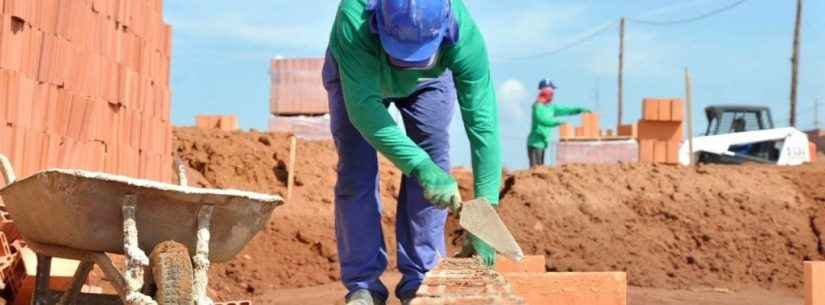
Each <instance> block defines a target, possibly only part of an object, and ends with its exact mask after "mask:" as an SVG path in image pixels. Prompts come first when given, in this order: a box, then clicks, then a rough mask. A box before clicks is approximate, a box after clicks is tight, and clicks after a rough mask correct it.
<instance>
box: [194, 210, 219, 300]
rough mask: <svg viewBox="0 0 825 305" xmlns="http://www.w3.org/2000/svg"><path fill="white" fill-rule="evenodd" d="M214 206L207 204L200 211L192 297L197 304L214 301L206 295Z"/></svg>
mask: <svg viewBox="0 0 825 305" xmlns="http://www.w3.org/2000/svg"><path fill="white" fill-rule="evenodd" d="M214 210H215V207H214V206H211V205H207V206H203V207H201V208H200V210H199V211H198V233H197V241H196V244H195V256H193V257H192V262H193V263H194V265H195V279H194V283H192V298H193V299H194V300H195V305H212V304H213V302H212V300H211V299H209V296H207V295H206V290H207V288H208V284H209V278H208V277H209V239H210V233H209V226H210V224H211V222H212V212H213V211H214Z"/></svg>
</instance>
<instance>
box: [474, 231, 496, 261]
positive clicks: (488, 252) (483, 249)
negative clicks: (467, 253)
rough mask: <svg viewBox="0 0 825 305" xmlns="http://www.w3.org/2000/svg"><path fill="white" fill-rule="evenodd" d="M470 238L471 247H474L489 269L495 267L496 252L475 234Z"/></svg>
mask: <svg viewBox="0 0 825 305" xmlns="http://www.w3.org/2000/svg"><path fill="white" fill-rule="evenodd" d="M468 238H469V239H470V245H472V246H473V250H475V253H476V255H478V256H479V257H480V258H481V261H482V262H484V264H485V265H487V266H489V267H492V266H495V265H496V250H495V249H493V247H490V245H488V244H487V243H485V242H484V241H482V240H481V239H479V238H478V237H476V236H475V235H473V234H470V236H469V237H468Z"/></svg>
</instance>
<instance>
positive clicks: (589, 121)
mask: <svg viewBox="0 0 825 305" xmlns="http://www.w3.org/2000/svg"><path fill="white" fill-rule="evenodd" d="M581 118H582V125H581V126H579V127H574V126H573V125H571V124H562V125H561V126H559V139H561V140H569V139H577V138H578V139H598V138H601V137H602V131H601V129H600V128H599V115H598V114H597V113H585V114H582V116H581Z"/></svg>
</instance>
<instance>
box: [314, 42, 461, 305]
mask: <svg viewBox="0 0 825 305" xmlns="http://www.w3.org/2000/svg"><path fill="white" fill-rule="evenodd" d="M323 80H324V87H325V88H326V90H327V93H328V95H329V109H330V120H331V129H332V137H333V138H334V140H335V145H336V148H337V150H338V158H339V160H338V182H337V184H336V185H335V236H336V238H337V239H338V255H339V257H340V263H341V280H342V281H343V282H344V285H345V286H346V287H347V289H348V290H349V291H350V293H351V292H353V291H355V290H358V289H369V290H370V291H371V292H372V293H373V294H375V295H379V296H382V297H384V298H385V299H386V298H387V297H388V295H389V292H388V291H387V288H386V287H385V286H384V284H383V283H381V280H380V279H379V277H380V276H381V274H382V273H383V272H384V270H385V269H386V268H387V250H386V246H385V244H384V235H383V232H382V230H381V202H380V199H379V198H380V197H379V193H378V190H379V188H378V181H379V179H378V159H377V154H376V151H375V149H374V148H373V147H372V146H371V145H370V144H369V143H367V141H366V140H365V139H364V137H363V136H362V135H361V134H360V133H359V132H358V130H356V129H355V127H354V126H353V125H352V123H351V122H350V120H349V117H348V115H347V111H346V108H345V105H344V98H343V95H342V91H341V80H340V78H339V74H338V66H337V63H336V62H335V59H334V58H333V57H332V55H331V54H329V53H327V57H326V62H325V64H324V69H323ZM456 100H457V98H456V92H455V85H454V84H453V80H452V76H450V74H449V73H445V75H443V76H441V77H440V78H438V79H434V80H429V81H425V82H422V83H420V84H419V85H418V87H417V89H416V90H415V92H414V93H413V94H411V95H410V96H407V97H403V98H394V99H386V100H385V101H384V102H385V104H386V105H387V106H388V105H389V104H390V103H395V105H396V107H397V108H398V109H399V110H400V112H401V115H402V117H403V120H404V127H405V129H406V132H407V136H409V137H410V138H411V139H412V140H413V141H414V142H415V143H417V144H418V145H419V146H420V147H421V148H423V149H424V150H425V151H426V152H427V153H428V154H429V155H430V157H431V158H432V159H433V161H435V163H436V164H438V166H440V167H441V168H443V169H445V170H448V169H449V168H450V160H449V131H448V130H449V125H450V121H451V120H452V118H453V113H454V111H455V105H456ZM396 218H397V219H396V223H395V232H396V238H397V241H398V269H400V270H401V272H402V273H403V275H404V276H403V278H402V280H401V282H400V283H399V284H398V286H397V287H396V289H395V294H396V296H398V297H399V298H410V297H412V296H414V295H415V292H416V290H418V287H419V286H420V285H421V281H422V280H423V279H424V274H425V273H427V272H428V271H429V270H431V269H432V268H434V267H435V265H436V264H437V263H438V261H439V259H440V258H441V257H446V256H447V255H448V254H447V253H446V246H445V241H444V222H445V221H446V219H447V212H446V211H445V210H440V209H437V208H435V207H433V205H432V204H431V203H429V202H428V201H426V200H425V199H424V195H423V190H422V188H421V185H420V184H419V183H418V181H417V180H416V179H415V178H412V177H407V176H404V177H403V178H401V191H400V194H399V196H398V212H397V215H396Z"/></svg>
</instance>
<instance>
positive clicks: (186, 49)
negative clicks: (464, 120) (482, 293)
mask: <svg viewBox="0 0 825 305" xmlns="http://www.w3.org/2000/svg"><path fill="white" fill-rule="evenodd" d="M165 2H166V4H165V6H166V8H165V14H166V20H167V22H169V23H170V24H172V26H173V30H174V41H173V45H174V47H173V48H174V49H173V56H172V90H173V97H172V98H173V106H172V110H173V112H172V120H173V122H174V123H175V124H178V125H188V124H192V122H193V117H194V115H195V114H198V113H232V114H237V115H239V117H240V120H241V126H242V127H244V128H257V129H261V130H263V129H265V128H266V121H267V117H268V107H269V106H268V94H269V76H268V74H267V68H268V62H269V59H270V58H272V57H275V56H285V57H291V56H321V55H323V52H324V50H325V48H326V43H327V40H328V32H329V28H330V25H331V23H332V20H333V17H334V15H335V9H336V6H337V5H338V1H335V0H324V1H317V0H316V1H310V0H307V1H294V0H246V1H222V0H199V1H194V0H167V1H165ZM465 2H466V3H467V5H468V6H469V7H470V10H471V12H472V14H473V16H474V18H475V19H476V22H477V23H478V24H479V26H480V27H481V29H482V32H483V33H484V34H485V37H486V39H487V43H488V49H489V52H490V56H491V58H492V69H493V78H494V80H495V83H496V87H497V94H498V97H499V105H500V112H501V122H502V134H503V139H502V141H503V142H504V143H503V144H504V145H503V147H504V149H503V153H504V161H505V166H507V167H509V168H523V167H525V166H526V162H527V158H526V154H525V152H524V146H525V138H526V133H527V131H528V128H529V109H530V104H531V103H532V100H533V98H534V95H535V86H536V82H537V81H538V79H540V78H542V77H550V78H552V79H553V80H554V81H555V82H556V84H557V85H558V86H559V90H558V92H557V95H556V97H557V99H556V101H557V102H559V103H564V104H571V105H573V104H575V105H583V106H586V107H590V108H592V109H594V110H595V111H597V112H600V113H602V121H603V127H607V126H613V125H614V124H615V122H616V114H615V112H616V111H615V109H616V94H617V84H616V82H617V80H616V69H617V68H616V67H617V65H618V59H617V58H618V54H617V50H618V27H615V26H612V25H613V24H614V23H615V22H616V21H617V20H618V19H619V18H620V17H622V16H626V17H628V18H635V19H644V20H654V21H667V20H674V19H682V18H685V17H690V16H697V15H701V14H703V13H706V12H709V11H713V10H715V9H718V8H720V7H724V6H727V5H730V4H731V3H734V2H735V1H734V0H679V1H677V0H626V1H608V0H601V1H551V0H509V1H491V0H465ZM239 3H242V4H239ZM794 3H795V1H792V0H784V1H775V0H748V1H745V2H744V3H743V4H741V5H740V6H738V7H736V8H734V9H732V10H730V11H726V12H724V13H721V14H719V15H715V16H713V17H710V18H706V19H703V20H700V21H697V22H692V23H686V24H680V25H674V26H666V27H661V26H650V25H645V24H640V23H635V22H628V24H627V40H626V43H627V46H626V69H625V105H626V106H625V116H624V121H625V122H628V121H636V120H638V118H639V113H640V110H641V109H640V108H641V106H640V105H641V100H642V98H644V97H649V96H665V97H671V96H674V97H681V96H683V95H684V86H683V69H684V68H685V67H689V68H690V70H691V73H692V74H693V77H694V101H695V103H696V105H695V108H694V111H695V117H696V118H697V123H696V124H695V125H696V127H695V129H696V131H697V132H699V131H700V130H701V129H702V128H703V127H704V125H705V122H704V118H703V117H702V116H701V109H702V108H704V106H705V105H709V104H718V103H730V102H736V103H750V104H764V105H769V106H771V108H772V110H773V113H774V119H775V120H776V121H777V123H778V124H779V125H784V124H787V118H788V99H789V98H788V96H789V93H790V61H789V58H790V48H791V38H792V32H793V21H794V9H795V7H794ZM605 27H611V28H610V29H608V30H606V31H605V32H604V33H602V34H600V35H598V36H596V37H595V38H594V39H592V40H588V41H587V42H585V43H582V44H580V45H578V46H576V47H574V48H570V49H567V50H565V51H562V52H559V53H556V54H554V55H552V56H548V57H541V58H533V59H528V60H514V59H517V58H520V57H525V56H531V55H535V54H540V53H543V52H547V51H550V50H554V49H557V48H559V47H562V46H565V45H568V44H569V43H571V42H574V41H577V40H579V39H581V38H582V37H585V36H587V35H589V34H591V33H593V32H594V31H596V30H598V29H603V28H605ZM802 38H803V42H802V56H801V80H800V86H799V90H800V91H799V94H800V95H799V103H800V106H799V109H800V111H799V119H798V120H799V126H800V127H802V128H803V129H807V128H811V127H813V121H814V120H813V117H814V113H813V103H814V99H815V98H817V97H819V98H821V99H822V101H823V103H825V1H806V14H805V15H804V21H803V32H802ZM597 92H598V94H597ZM597 96H598V99H597ZM820 108H821V110H822V112H823V113H822V115H823V116H821V117H823V121H825V105H822V107H820ZM572 122H573V123H578V122H577V120H576V119H573V120H572ZM455 123H456V124H454V125H455V126H454V128H453V130H454V132H453V141H452V143H453V147H452V155H453V160H454V163H455V165H466V164H468V163H469V154H468V150H469V148H468V144H467V141H466V138H465V137H464V134H463V131H462V130H461V128H460V127H459V126H460V122H455Z"/></svg>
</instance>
